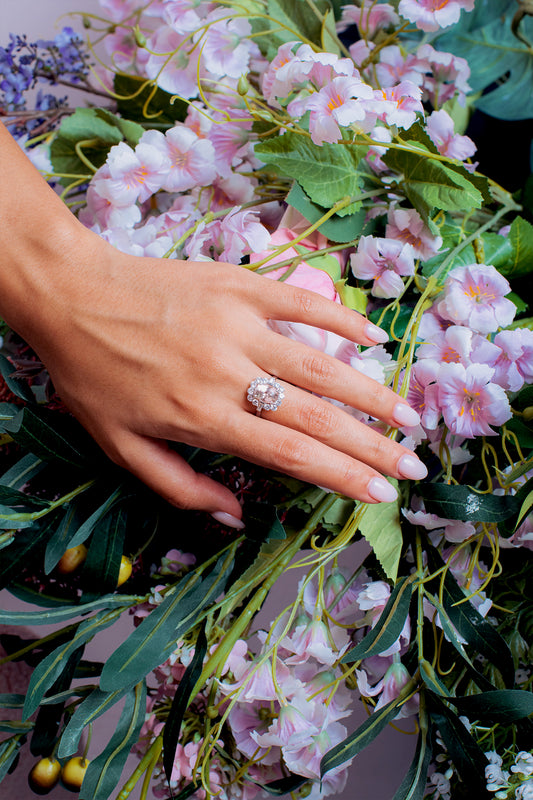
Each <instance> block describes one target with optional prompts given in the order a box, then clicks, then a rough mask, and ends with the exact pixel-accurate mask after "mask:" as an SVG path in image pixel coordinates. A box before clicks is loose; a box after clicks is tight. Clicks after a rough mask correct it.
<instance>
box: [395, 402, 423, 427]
mask: <svg viewBox="0 0 533 800" xmlns="http://www.w3.org/2000/svg"><path fill="white" fill-rule="evenodd" d="M392 418H393V420H394V422H395V423H396V424H397V425H400V426H401V427H403V426H404V425H405V426H406V427H408V428H412V427H413V426H414V425H419V424H420V416H419V414H418V413H417V412H416V411H415V410H414V408H411V406H408V405H407V404H406V403H397V404H396V405H395V406H394V410H393V412H392Z"/></svg>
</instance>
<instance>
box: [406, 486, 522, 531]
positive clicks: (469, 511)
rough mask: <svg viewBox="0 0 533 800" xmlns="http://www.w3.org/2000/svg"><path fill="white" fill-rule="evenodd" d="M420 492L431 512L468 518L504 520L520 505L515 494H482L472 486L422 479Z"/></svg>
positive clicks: (469, 520) (477, 520)
mask: <svg viewBox="0 0 533 800" xmlns="http://www.w3.org/2000/svg"><path fill="white" fill-rule="evenodd" d="M417 494H418V495H419V496H420V497H421V498H422V499H423V500H424V504H425V507H426V510H427V511H428V512H429V513H431V514H437V515H438V516H439V517H444V518H445V519H461V520H464V521H465V522H501V521H503V520H505V519H507V518H508V517H511V516H512V515H513V514H516V513H517V511H518V509H519V503H518V501H517V500H516V497H515V496H512V495H501V496H499V495H495V494H480V493H479V492H476V491H475V489H472V488H471V487H470V486H451V485H449V484H447V483H421V484H419V485H418V486H417Z"/></svg>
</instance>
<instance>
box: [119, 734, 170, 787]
mask: <svg viewBox="0 0 533 800" xmlns="http://www.w3.org/2000/svg"><path fill="white" fill-rule="evenodd" d="M162 749H163V734H162V733H160V734H159V736H158V737H157V739H154V741H153V742H152V744H151V745H150V747H149V748H148V750H147V751H146V753H145V754H144V756H143V757H142V759H141V761H140V762H139V765H138V766H137V768H136V769H135V770H134V772H133V773H132V774H131V776H130V777H129V778H128V780H127V781H126V783H125V784H124V786H123V787H122V789H121V790H120V793H119V794H118V795H117V797H116V800H127V798H128V797H129V796H130V794H131V793H132V791H133V790H134V789H135V786H136V785H137V781H138V780H139V779H140V777H141V775H143V774H144V773H145V772H146V770H147V769H149V767H150V765H151V764H152V762H153V761H155V762H157V759H158V758H159V756H160V755H161V750H162ZM143 788H144V787H143Z"/></svg>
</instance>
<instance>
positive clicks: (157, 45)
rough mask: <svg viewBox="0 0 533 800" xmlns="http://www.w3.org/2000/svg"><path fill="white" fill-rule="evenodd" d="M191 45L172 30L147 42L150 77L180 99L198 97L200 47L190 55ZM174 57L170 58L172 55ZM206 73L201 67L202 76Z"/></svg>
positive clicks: (157, 34)
mask: <svg viewBox="0 0 533 800" xmlns="http://www.w3.org/2000/svg"><path fill="white" fill-rule="evenodd" d="M189 50H190V42H189V40H188V39H187V38H186V37H185V36H182V35H181V34H179V33H176V31H173V30H172V28H167V27H162V28H159V29H158V30H157V31H155V33H154V34H153V35H152V36H150V38H149V39H148V43H147V52H148V51H149V54H148V59H147V61H146V64H145V70H146V75H147V77H148V78H150V79H151V80H155V81H156V83H157V85H158V86H159V87H160V88H161V89H164V90H165V91H166V92H170V93H171V94H178V95H179V96H180V97H185V98H189V97H196V96H197V94H198V76H197V71H198V48H197V49H196V50H194V51H193V52H192V53H191V54H189ZM169 54H170V55H169ZM204 75H205V71H202V69H201V68H200V77H201V78H203V77H204Z"/></svg>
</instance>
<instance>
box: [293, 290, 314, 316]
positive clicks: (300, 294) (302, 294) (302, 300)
mask: <svg viewBox="0 0 533 800" xmlns="http://www.w3.org/2000/svg"><path fill="white" fill-rule="evenodd" d="M294 302H295V305H296V308H297V309H298V310H299V311H300V312H301V313H302V314H304V315H306V316H307V315H312V314H313V313H314V312H315V310H316V308H317V305H318V304H317V302H316V300H315V298H314V297H313V295H312V294H311V293H310V292H308V291H305V289H296V291H295V294H294Z"/></svg>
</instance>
